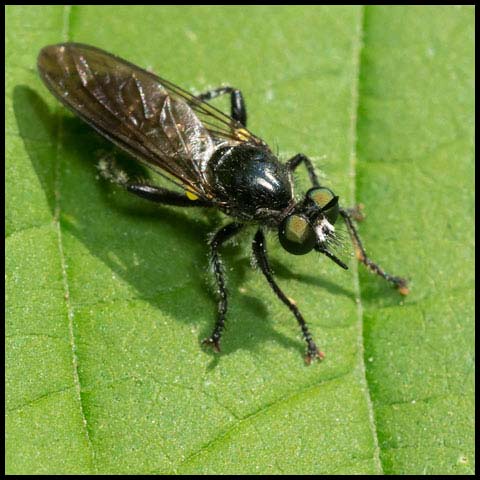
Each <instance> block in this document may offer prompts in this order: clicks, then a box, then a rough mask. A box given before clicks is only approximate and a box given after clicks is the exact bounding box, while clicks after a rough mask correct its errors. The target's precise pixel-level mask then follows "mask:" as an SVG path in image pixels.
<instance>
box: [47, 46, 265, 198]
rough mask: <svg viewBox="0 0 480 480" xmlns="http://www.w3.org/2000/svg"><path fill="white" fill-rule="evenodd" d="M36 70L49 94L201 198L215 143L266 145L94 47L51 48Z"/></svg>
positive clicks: (215, 112)
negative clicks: (249, 142)
mask: <svg viewBox="0 0 480 480" xmlns="http://www.w3.org/2000/svg"><path fill="white" fill-rule="evenodd" d="M38 68H39V71H40V74H41V77H42V79H43V80H44V82H45V84H46V85H47V86H48V88H49V89H50V91H51V92H52V93H53V94H54V95H55V96H56V97H57V98H58V99H59V100H60V101H61V102H62V103H64V104H65V105H66V106H67V107H69V108H70V109H71V110H73V111H74V112H75V113H76V114H77V115H79V116H80V117H81V118H83V119H84V120H85V121H86V122H87V123H89V124H90V125H91V126H93V127H94V128H95V129H96V130H97V131H99V132H100V133H101V134H102V135H104V136H105V137H107V138H109V139H110V140H111V141H112V142H114V143H115V144H117V145H118V146H119V147H121V148H123V149H124V150H126V151H127V152H128V153H130V154H131V155H133V156H135V157H136V158H138V159H139V160H140V161H142V162H143V163H145V164H146V165H147V166H149V167H151V168H153V169H154V170H156V171H157V172H158V173H160V174H161V175H164V176H166V177H167V178H169V179H170V180H172V181H174V182H175V183H177V184H178V185H180V186H181V187H182V188H186V189H188V190H189V191H191V192H193V193H195V194H197V195H198V196H200V197H202V198H208V197H209V192H208V183H207V182H205V168H206V163H207V161H208V159H209V158H210V157H211V156H212V154H213V152H214V151H215V148H216V147H217V145H218V144H220V143H222V142H225V141H228V142H229V143H230V144H232V143H234V142H240V141H243V142H245V141H251V142H253V143H261V144H263V142H262V141H261V140H259V139H257V137H255V136H254V135H252V134H250V132H248V131H247V130H246V129H244V128H242V127H241V125H239V124H237V123H236V122H235V121H234V120H232V119H231V118H230V117H229V116H228V115H225V114H224V113H222V112H221V111H219V110H218V109H216V108H215V107H213V106H211V105H209V104H207V103H205V102H202V101H200V100H198V99H197V98H195V97H194V96H193V95H191V94H189V93H188V92H186V91H184V90H182V89H180V88H179V87H177V86H175V85H173V84H172V83H170V82H168V81H166V80H163V79H161V78H159V77H157V76H156V75H154V74H152V73H150V72H147V71H146V70H143V69H141V68H139V67H137V66H135V65H133V64H131V63H129V62H127V61H125V60H122V59H120V58H118V57H115V56H113V55H111V54H109V53H107V52H104V51H102V50H100V49H98V48H95V47H91V46H88V45H82V44H77V43H64V44H59V45H52V46H48V47H45V48H43V49H42V51H41V52H40V54H39V57H38Z"/></svg>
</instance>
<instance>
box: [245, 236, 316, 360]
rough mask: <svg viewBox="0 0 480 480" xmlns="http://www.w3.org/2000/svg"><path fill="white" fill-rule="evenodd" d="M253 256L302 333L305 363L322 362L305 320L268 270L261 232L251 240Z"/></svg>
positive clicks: (263, 237)
mask: <svg viewBox="0 0 480 480" xmlns="http://www.w3.org/2000/svg"><path fill="white" fill-rule="evenodd" d="M252 247H253V254H254V256H255V260H256V262H257V264H258V266H259V267H260V269H261V270H262V272H263V274H264V275H265V278H266V279H267V281H268V284H269V285H270V287H271V288H272V290H273V291H274V292H275V295H277V297H278V298H279V299H280V300H281V301H282V302H283V303H284V304H285V305H286V306H287V307H288V308H289V309H290V311H291V312H292V313H293V314H294V315H295V318H296V319H297V321H298V324H299V325H300V328H301V330H302V333H303V338H304V339H305V341H306V342H307V354H306V356H305V362H306V363H307V364H308V365H310V363H311V362H312V360H315V359H317V358H318V359H319V360H322V359H323V358H324V357H325V355H324V353H323V352H321V351H320V350H319V349H318V348H317V346H316V345H315V342H314V341H313V339H312V335H311V334H310V331H309V330H308V327H307V323H306V322H305V319H304V318H303V316H302V314H301V313H300V310H299V309H298V307H297V305H296V304H295V302H294V301H293V300H291V299H289V298H288V297H287V296H286V295H285V294H284V293H283V292H282V290H281V289H280V287H279V286H278V285H277V282H276V281H275V279H274V278H273V273H272V270H271V268H270V265H269V263H268V257H267V249H266V245H265V236H264V235H263V232H262V231H261V230H258V231H257V233H256V234H255V238H254V240H253V244H252Z"/></svg>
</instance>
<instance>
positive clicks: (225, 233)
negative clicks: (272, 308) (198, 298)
mask: <svg viewBox="0 0 480 480" xmlns="http://www.w3.org/2000/svg"><path fill="white" fill-rule="evenodd" d="M242 227H243V224H241V223H229V224H228V225H226V226H225V227H223V228H221V229H220V230H219V231H218V232H217V233H216V234H215V235H214V237H213V238H212V240H211V241H210V255H211V260H212V267H213V273H214V274H215V280H216V281H217V286H218V293H219V295H220V299H219V302H218V317H217V321H216V323H215V328H214V329H213V333H212V335H211V336H210V337H209V338H206V339H205V340H203V342H202V343H204V344H205V345H210V346H211V347H213V349H214V350H215V351H216V352H219V351H220V339H221V337H222V332H223V330H224V328H225V316H226V314H227V305H228V303H227V288H226V286H225V274H224V271H223V265H222V262H221V260H220V256H219V254H218V250H219V249H220V247H221V245H222V244H223V243H225V242H226V241H227V240H229V239H230V238H232V237H233V236H234V235H235V234H237V233H238V232H239V231H240V230H241V229H242Z"/></svg>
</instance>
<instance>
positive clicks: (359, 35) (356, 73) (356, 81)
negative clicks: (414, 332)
mask: <svg viewBox="0 0 480 480" xmlns="http://www.w3.org/2000/svg"><path fill="white" fill-rule="evenodd" d="M367 8H368V6H365V5H363V6H361V7H360V13H359V15H358V18H359V20H358V24H357V31H356V37H355V40H354V45H353V81H352V90H351V102H352V103H351V110H350V128H349V133H348V138H349V147H350V160H349V163H350V165H349V178H350V179H351V180H350V200H351V202H352V205H355V204H356V203H357V199H356V181H357V170H356V164H357V145H358V128H357V125H358V122H357V118H358V111H359V107H360V71H361V61H362V49H363V46H364V44H363V40H364V33H365V15H366V9H367ZM351 268H352V271H353V283H354V293H355V299H356V304H357V316H358V320H357V326H358V337H357V355H358V361H357V368H358V370H359V379H360V382H361V384H362V387H363V390H364V391H365V401H366V404H367V410H368V418H369V422H370V429H371V432H372V437H373V444H374V452H373V460H374V462H375V465H376V467H377V469H378V473H379V474H381V475H382V474H383V473H384V471H383V467H382V462H381V457H380V446H379V441H378V434H377V427H376V424H375V413H374V408H373V402H372V398H371V394H370V385H369V382H368V378H367V373H366V365H365V342H364V334H363V322H364V315H363V303H362V292H361V288H360V278H359V274H358V262H357V261H356V259H355V260H354V261H353V262H351Z"/></svg>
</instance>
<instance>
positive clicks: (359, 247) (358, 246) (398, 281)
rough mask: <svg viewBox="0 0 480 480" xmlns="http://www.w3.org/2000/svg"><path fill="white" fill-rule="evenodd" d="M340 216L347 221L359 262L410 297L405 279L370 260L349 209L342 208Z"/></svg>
mask: <svg viewBox="0 0 480 480" xmlns="http://www.w3.org/2000/svg"><path fill="white" fill-rule="evenodd" d="M340 215H341V216H342V217H343V219H344V220H345V224H346V225H347V229H348V233H349V234H350V238H351V239H352V243H353V246H354V249H355V255H356V257H357V259H358V261H359V262H362V263H363V264H364V265H365V266H366V267H367V268H368V269H369V270H370V271H372V272H373V273H375V274H377V275H379V276H380V277H382V278H383V279H385V280H386V281H387V282H390V283H391V284H393V285H394V286H395V287H396V288H397V289H398V291H399V292H400V293H401V294H402V295H408V293H409V290H408V282H407V280H406V279H405V278H402V277H395V276H393V275H390V274H389V273H387V272H385V270H383V269H382V268H381V267H380V266H379V265H377V264H376V263H375V262H373V261H372V260H370V258H368V256H367V253H366V252H365V248H364V247H363V244H362V241H361V240H360V236H359V235H358V231H357V229H356V228H355V225H354V223H353V221H352V217H351V212H350V211H349V210H348V209H344V208H340Z"/></svg>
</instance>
